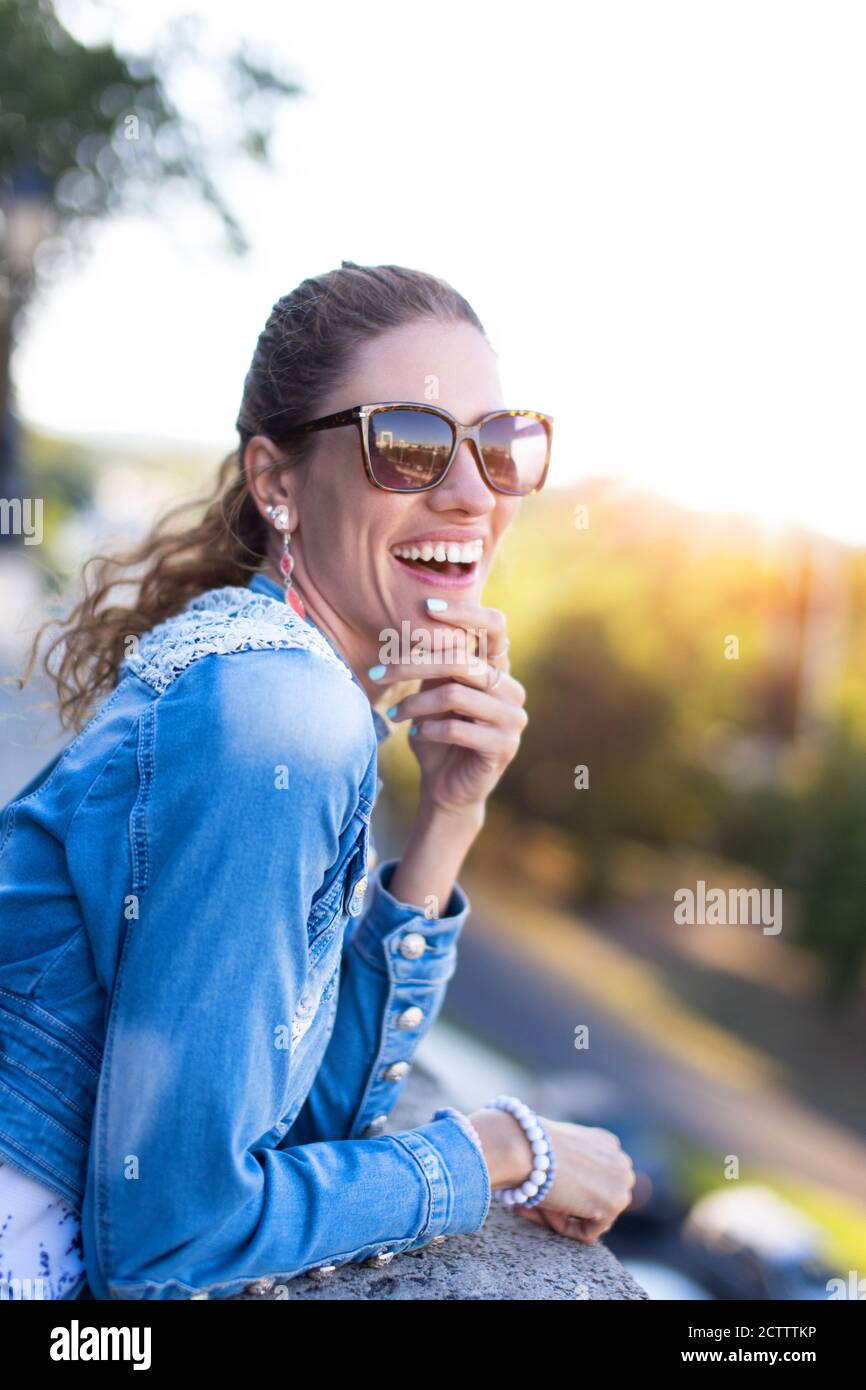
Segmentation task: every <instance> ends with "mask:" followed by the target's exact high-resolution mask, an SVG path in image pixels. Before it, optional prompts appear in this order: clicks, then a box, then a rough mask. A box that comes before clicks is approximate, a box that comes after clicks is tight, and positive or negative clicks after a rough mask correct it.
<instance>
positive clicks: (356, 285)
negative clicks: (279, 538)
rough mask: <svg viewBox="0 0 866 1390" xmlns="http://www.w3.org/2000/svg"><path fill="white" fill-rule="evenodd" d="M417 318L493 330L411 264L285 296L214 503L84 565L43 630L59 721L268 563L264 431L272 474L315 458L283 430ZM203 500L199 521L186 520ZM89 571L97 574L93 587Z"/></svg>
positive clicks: (331, 279) (249, 385)
mask: <svg viewBox="0 0 866 1390" xmlns="http://www.w3.org/2000/svg"><path fill="white" fill-rule="evenodd" d="M417 318H435V319H440V320H445V321H448V322H454V321H459V320H464V321H466V322H468V323H470V324H472V325H473V326H474V327H475V328H477V329H478V330H479V331H480V332H481V333H484V329H483V327H482V325H481V322H480V320H479V319H478V317H477V315H476V314H475V312H474V310H473V309H472V307H471V306H470V305H469V303H468V302H467V301H466V300H465V299H464V298H463V296H462V295H460V294H458V293H457V291H456V290H455V289H453V288H452V287H451V286H450V285H449V284H447V282H446V281H444V280H440V279H438V278H437V277H435V276H433V275H427V274H424V273H423V272H421V271H418V270H409V269H406V268H405V267H403V266H396V265H380V266H361V265H357V264H356V263H355V262H353V261H343V262H342V263H341V265H340V269H339V270H331V271H328V272H327V273H326V274H324V275H316V276H312V277H311V278H310V279H308V280H304V281H302V282H301V284H300V285H298V287H297V288H296V289H294V290H292V292H291V293H290V294H286V295H283V297H282V299H279V300H277V303H276V304H275V305H274V307H273V308H272V310H271V313H270V316H269V318H268V321H267V323H266V324H265V327H264V329H263V330H262V332H261V333H260V335H259V339H258V342H257V344H256V349H255V352H254V353H253V359H252V362H251V364H250V368H249V371H248V372H247V375H246V378H245V381H244V389H243V398H242V400H241V406H240V410H239V412H238V417H237V422H236V426H237V431H238V437H239V441H240V442H239V444H238V446H237V447H236V448H235V449H233V450H232V452H231V453H230V454H229V455H228V456H227V457H226V458H225V459H224V460H223V462H222V463H221V465H220V468H219V472H218V476H217V483H216V487H215V489H214V490H213V491H212V492H211V494H210V495H209V496H207V497H205V498H196V499H193V500H192V501H184V502H181V503H180V504H177V505H175V506H173V507H172V508H171V509H170V510H169V511H168V512H166V513H165V514H164V515H163V516H161V517H160V518H158V519H157V520H156V521H155V523H154V525H153V526H152V528H151V530H150V532H149V533H148V535H147V536H146V537H145V538H144V539H143V540H142V541H140V542H139V543H138V544H136V545H135V546H133V547H131V548H130V549H128V550H126V551H124V552H123V553H120V554H116V555H108V556H105V555H97V556H93V557H92V558H91V559H90V560H88V561H86V563H85V565H84V566H83V569H82V581H83V589H84V597H83V598H82V599H81V600H80V602H79V603H78V604H77V606H76V607H75V608H73V610H72V612H71V613H69V615H68V616H67V617H66V618H65V619H59V618H51V619H49V620H48V622H47V623H43V624H42V626H41V627H40V628H39V630H38V631H37V633H36V636H35V638H34V640H33V645H32V648H31V652H30V656H29V660H28V662H27V666H26V668H25V670H24V672H23V674H22V676H21V677H20V678H19V684H20V685H21V686H23V685H24V684H25V682H26V681H27V680H28V679H29V677H30V675H31V673H32V671H33V667H34V663H35V661H36V659H37V653H38V647H39V642H40V639H41V636H42V634H43V632H44V631H45V629H46V628H47V627H49V626H51V625H52V624H59V625H60V628H61V631H60V632H59V633H58V635H57V636H56V637H55V639H54V640H53V642H51V644H50V645H49V647H48V648H47V650H46V652H45V654H44V667H45V670H46V672H47V674H48V675H49V676H50V677H51V679H52V680H53V681H54V683H55V685H56V687H57V699H58V704H59V713H60V720H61V723H62V724H64V725H66V726H67V727H71V728H73V729H76V730H80V729H81V728H82V727H83V726H84V724H85V723H86V722H87V720H88V718H89V717H90V716H91V714H92V713H93V712H94V710H95V706H96V704H97V703H98V702H99V700H100V698H101V697H103V696H104V695H106V694H107V693H108V692H109V691H110V690H111V689H112V687H113V686H114V685H115V684H116V681H117V676H118V668H119V666H120V663H121V661H122V660H123V658H124V657H125V656H126V655H127V652H128V644H129V640H130V638H134V637H139V636H141V634H142V633H144V632H147V631H148V630H149V629H150V628H152V627H154V626H156V624H157V623H159V622H162V621H163V619H165V618H167V617H170V616H171V615H172V614H174V613H177V612H179V611H180V610H181V609H182V608H183V607H184V606H185V605H186V604H187V603H188V602H189V601H190V600H191V599H193V598H195V597H196V595H198V594H200V593H202V592H204V591H205V590H206V589H212V588H218V587H221V586H222V585H226V584H247V583H248V582H249V577H250V574H251V572H253V571H255V570H257V569H258V568H259V567H260V565H261V562H262V560H263V559H264V558H265V556H266V554H267V545H268V540H269V529H268V526H267V524H266V522H265V521H264V519H263V517H262V516H261V513H260V512H259V510H258V507H257V506H256V503H255V500H254V499H253V497H252V495H251V494H250V491H249V488H248V485H247V480H246V476H245V474H244V470H243V459H244V455H245V453H246V446H247V444H248V443H249V441H250V439H251V438H252V437H253V435H256V434H264V435H267V436H268V438H270V439H271V440H273V442H274V443H275V444H277V445H279V446H280V448H281V449H283V451H284V453H285V458H284V459H282V460H278V461H277V462H276V463H274V464H272V465H270V468H269V469H268V470H267V471H272V470H273V471H277V470H282V469H284V468H286V467H289V466H298V465H300V464H302V463H304V462H306V461H307V460H308V458H309V456H310V454H311V452H312V450H313V448H314V445H315V439H316V436H315V435H312V434H310V435H306V436H301V437H300V438H299V439H295V440H292V441H291V444H289V443H288V441H286V440H285V439H284V438H283V435H284V434H285V432H286V431H287V430H288V429H290V428H291V427H292V426H293V425H297V424H302V423H304V422H305V421H306V420H310V419H313V418H315V416H316V415H318V414H321V411H320V408H319V407H320V402H321V401H323V400H324V398H325V396H326V395H327V394H328V393H329V392H330V391H332V390H333V389H334V388H335V387H336V386H338V385H339V384H340V382H341V381H342V380H343V379H344V378H345V377H346V376H347V375H348V374H349V372H350V370H351V365H352V358H353V354H354V352H355V351H356V349H357V348H358V347H359V346H360V345H361V344H362V343H364V342H365V341H366V340H368V339H370V338H373V337H375V336H376V335H377V334H379V333H383V332H385V331H387V330H388V329H390V328H397V327H401V326H402V325H404V324H406V323H409V322H411V321H413V320H415V319H417ZM351 404H355V402H351ZM277 421H278V422H279V423H277ZM201 507H204V514H203V515H202V516H200V518H199V519H197V520H196V519H193V520H192V522H191V523H187V524H186V525H180V526H179V525H178V524H177V523H178V520H179V518H182V517H183V516H184V515H185V514H186V513H187V512H189V511H190V510H191V509H196V510H198V509H199V508H201ZM90 567H92V568H93V570H94V577H93V582H92V584H91V585H90V587H89V588H88V574H87V571H88V569H89V568H90ZM117 585H125V586H130V585H131V586H132V587H133V590H134V592H133V595H132V596H131V597H130V596H127V598H126V601H125V602H122V603H118V602H116V601H115V602H113V603H109V602H106V600H107V599H108V598H109V595H110V593H111V591H112V590H113V589H114V588H115V587H116V586H117ZM57 648H60V650H61V655H60V660H59V662H58V664H57V667H56V669H52V668H51V665H50V658H51V656H52V653H53V652H54V651H55V650H56V649H57Z"/></svg>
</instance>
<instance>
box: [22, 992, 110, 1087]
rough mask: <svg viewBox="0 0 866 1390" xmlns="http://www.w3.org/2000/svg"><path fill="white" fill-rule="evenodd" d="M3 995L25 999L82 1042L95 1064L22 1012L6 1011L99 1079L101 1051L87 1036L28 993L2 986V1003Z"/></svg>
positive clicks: (34, 1009)
mask: <svg viewBox="0 0 866 1390" xmlns="http://www.w3.org/2000/svg"><path fill="white" fill-rule="evenodd" d="M3 995H6V996H7V997H8V998H9V999H14V1000H15V1001H16V1002H18V1001H20V1000H22V999H23V1000H24V1001H25V1003H26V1005H27V1008H28V1009H31V1010H33V1012H34V1013H39V1014H42V1016H43V1017H44V1018H46V1019H50V1021H51V1022H52V1023H53V1024H55V1025H56V1026H57V1027H58V1028H60V1029H62V1031H63V1032H64V1033H68V1034H69V1036H70V1037H71V1038H74V1039H75V1041H76V1042H77V1043H80V1045H81V1047H82V1049H84V1050H85V1051H87V1052H89V1053H90V1055H91V1056H92V1057H93V1058H94V1062H95V1065H94V1063H93V1062H89V1061H88V1060H87V1058H86V1057H80V1056H79V1055H78V1053H77V1052H73V1050H72V1048H71V1047H69V1046H68V1044H67V1043H64V1042H61V1041H60V1040H59V1039H58V1038H55V1037H52V1035H51V1034H50V1033H49V1032H48V1031H47V1030H46V1029H44V1028H37V1027H36V1025H35V1024H34V1023H31V1022H30V1021H29V1020H28V1019H26V1018H22V1016H21V1015H20V1014H17V1013H14V1012H13V1010H12V1009H7V1010H6V1011H5V1012H6V1013H8V1014H9V1016H10V1017H11V1018H14V1019H15V1022H16V1024H17V1025H20V1026H21V1027H22V1028H26V1029H28V1030H29V1031H30V1032H31V1033H35V1034H36V1035H37V1037H40V1038H47V1039H48V1040H49V1042H50V1043H51V1045H52V1047H59V1048H60V1049H61V1051H62V1052H66V1053H68V1054H69V1056H70V1057H71V1058H72V1059H73V1061H74V1062H80V1063H81V1064H82V1065H83V1066H85V1067H87V1068H89V1070H90V1071H91V1072H92V1073H93V1075H94V1077H95V1078H96V1079H97V1080H98V1079H99V1068H100V1066H101V1065H102V1057H101V1055H100V1053H98V1052H97V1050H96V1048H95V1047H94V1046H93V1043H92V1042H90V1041H89V1040H88V1039H87V1038H85V1037H84V1035H83V1034H81V1033H79V1032H78V1031H77V1030H76V1029H75V1028H71V1027H70V1026H69V1024H68V1023H64V1022H63V1020H62V1019H59V1018H55V1016H54V1014H52V1013H50V1012H49V1010H48V1009H43V1008H42V1007H41V1005H39V1004H37V1003H35V1002H34V1001H33V1000H32V999H28V998H27V996H26V995H19V994H13V993H12V992H11V991H10V990H8V989H3V987H2V986H0V1004H2V996H3Z"/></svg>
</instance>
